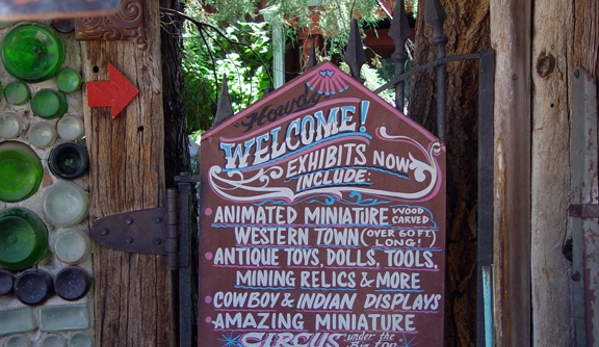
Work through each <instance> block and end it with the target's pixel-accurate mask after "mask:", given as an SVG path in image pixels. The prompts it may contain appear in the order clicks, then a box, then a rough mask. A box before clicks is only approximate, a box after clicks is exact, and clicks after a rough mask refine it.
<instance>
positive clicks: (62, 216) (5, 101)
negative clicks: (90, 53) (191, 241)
mask: <svg viewBox="0 0 599 347" xmlns="http://www.w3.org/2000/svg"><path fill="white" fill-rule="evenodd" d="M63 29H64V28H62V29H61V30H63ZM63 31H64V30H63ZM79 51H80V50H79V43H78V42H77V41H76V40H75V38H74V33H73V32H67V33H62V32H58V31H57V30H55V29H54V28H53V27H52V25H51V22H45V23H13V24H11V25H8V26H6V27H0V55H1V57H0V58H1V59H0V60H1V62H0V85H1V86H3V87H4V88H2V89H0V178H2V179H0V224H2V223H3V224H2V226H1V227H0V248H1V249H0V254H1V255H2V256H0V347H5V346H7V344H9V345H12V344H15V343H17V344H18V343H23V344H26V345H31V346H50V345H51V346H54V345H55V344H56V343H58V344H59V345H60V344H63V345H68V346H71V345H72V346H79V345H81V346H93V340H94V338H93V330H92V329H91V327H92V324H93V323H92V321H91V317H93V315H92V314H91V312H92V304H93V299H92V296H93V295H92V294H90V292H91V291H93V272H92V264H91V260H92V257H93V254H91V253H92V252H91V241H90V238H89V236H88V235H89V223H88V220H87V199H88V198H87V194H88V192H87V191H86V190H87V187H88V186H89V184H88V181H87V177H88V176H87V173H86V170H82V172H79V171H81V170H74V167H73V165H76V166H77V165H79V163H80V162H78V160H79V159H80V158H81V157H83V158H84V165H85V166H86V165H87V153H86V149H85V134H84V123H83V101H82V93H81V88H80V85H81V83H82V82H81V77H80V76H81V75H80V71H81V58H80V52H79ZM63 119H64V120H63ZM59 123H60V125H59ZM63 143H71V144H70V145H67V147H68V146H70V147H75V146H76V148H77V150H78V151H79V152H77V153H78V156H77V158H74V157H72V155H70V154H69V153H67V155H66V156H65V155H63V156H57V158H55V160H54V162H55V163H56V164H60V165H59V166H60V167H59V168H58V169H56V170H54V171H56V173H55V172H54V171H53V170H52V169H51V168H50V157H51V153H52V151H53V150H54V149H55V148H57V147H59V146H61V145H62V144H63ZM81 150H83V152H81ZM3 152H6V153H5V154H4V157H8V159H6V160H2V157H3V155H2V153H3ZM60 153H61V152H60V151H58V152H57V154H60ZM74 159H77V160H74ZM3 162H4V165H3ZM61 170H62V173H60V174H57V173H58V172H59V171H61ZM75 171H77V172H75ZM10 172H16V173H19V174H17V175H14V176H15V177H20V178H19V179H17V178H13V179H12V181H11V180H9V179H5V178H6V177H9V176H10V175H8V174H6V175H5V173H10ZM65 172H66V174H65ZM25 173H28V174H27V175H25ZM61 191H62V192H63V193H64V192H66V199H67V200H68V201H69V203H66V204H65V203H64V199H63V200H60V194H58V193H60V192H61ZM45 196H46V198H44V197H45ZM56 199H59V201H58V202H57V200H56ZM50 200H52V201H54V203H48V201H50ZM44 201H46V210H47V211H46V214H44ZM60 201H62V203H59V202H60ZM50 205H52V206H50ZM61 208H63V209H62V210H61ZM15 211H17V212H19V213H15ZM23 211H27V212H23ZM2 216H5V217H8V218H4V219H6V220H5V221H4V222H3V219H2ZM31 216H35V218H37V219H38V221H39V223H37V224H36V223H32V222H30V220H29V219H32V218H29V217H31ZM25 217H27V218H29V219H27V218H25ZM65 221H66V222H65ZM6 230H12V231H10V232H7V231H6ZM39 230H41V231H39ZM44 230H45V233H44ZM44 235H45V238H44ZM17 246H18V247H17ZM7 249H8V250H9V251H7ZM10 249H12V250H10ZM31 289H33V290H31ZM13 322H19V324H13Z"/></svg>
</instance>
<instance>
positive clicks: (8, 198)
mask: <svg viewBox="0 0 599 347" xmlns="http://www.w3.org/2000/svg"><path fill="white" fill-rule="evenodd" d="M43 176H44V168H43V167H42V162H41V160H40V158H39V157H38V156H37V154H35V152H34V151H33V150H32V149H31V148H29V147H28V146H27V145H25V144H23V143H21V142H13V141H6V142H2V143H0V177H1V178H2V179H0V201H4V202H18V201H22V200H25V199H27V198H28V197H30V196H32V195H33V194H34V193H35V192H36V191H37V190H38V189H39V186H40V183H41V182H42V177H43Z"/></svg>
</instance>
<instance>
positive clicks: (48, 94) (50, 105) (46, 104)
mask: <svg viewBox="0 0 599 347" xmlns="http://www.w3.org/2000/svg"><path fill="white" fill-rule="evenodd" d="M67 108H68V105H67V98H66V96H65V95H64V93H63V92H61V91H56V90H53V89H42V90H40V91H38V92H37V93H35V95H34V96H33V98H32V99H31V110H32V111H33V113H35V114H36V115H37V116H40V117H42V118H46V119H51V118H58V117H62V115H64V114H65V112H67Z"/></svg>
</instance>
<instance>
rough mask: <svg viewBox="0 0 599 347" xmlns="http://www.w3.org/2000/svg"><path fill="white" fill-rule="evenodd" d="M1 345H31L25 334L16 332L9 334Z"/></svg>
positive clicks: (8, 346) (7, 346)
mask: <svg viewBox="0 0 599 347" xmlns="http://www.w3.org/2000/svg"><path fill="white" fill-rule="evenodd" d="M3 347H31V342H30V341H29V339H28V338H27V336H25V335H21V334H17V335H12V336H10V337H9V338H8V339H7V340H6V342H5V343H4V346H3Z"/></svg>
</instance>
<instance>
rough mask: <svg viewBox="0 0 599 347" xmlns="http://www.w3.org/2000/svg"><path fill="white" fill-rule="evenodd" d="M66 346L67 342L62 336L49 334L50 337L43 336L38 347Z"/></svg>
mask: <svg viewBox="0 0 599 347" xmlns="http://www.w3.org/2000/svg"><path fill="white" fill-rule="evenodd" d="M66 346H67V342H66V341H65V339H64V338H63V337H62V336H60V335H56V334H50V335H46V336H44V338H43V339H42V342H41V344H40V347H66Z"/></svg>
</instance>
